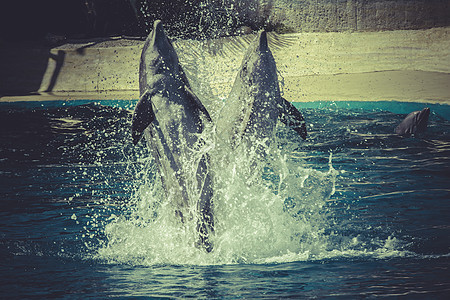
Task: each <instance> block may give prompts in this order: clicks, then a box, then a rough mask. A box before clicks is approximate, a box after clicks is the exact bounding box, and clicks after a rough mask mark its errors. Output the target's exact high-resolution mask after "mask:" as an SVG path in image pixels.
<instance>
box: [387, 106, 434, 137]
mask: <svg viewBox="0 0 450 300" xmlns="http://www.w3.org/2000/svg"><path fill="white" fill-rule="evenodd" d="M429 116H430V109H429V108H428V107H426V108H424V109H422V110H419V111H413V112H412V113H410V114H408V115H407V116H406V118H405V119H404V120H403V121H402V122H401V123H400V124H399V125H398V126H397V127H396V128H395V133H397V134H400V135H411V134H417V133H423V132H425V130H426V129H427V124H428V117H429Z"/></svg>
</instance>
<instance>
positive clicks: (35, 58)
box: [0, 43, 65, 96]
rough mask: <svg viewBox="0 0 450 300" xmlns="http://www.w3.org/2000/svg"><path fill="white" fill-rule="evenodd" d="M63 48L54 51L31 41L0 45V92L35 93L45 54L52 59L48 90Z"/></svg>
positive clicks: (62, 59) (46, 59)
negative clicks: (56, 52)
mask: <svg viewBox="0 0 450 300" xmlns="http://www.w3.org/2000/svg"><path fill="white" fill-rule="evenodd" d="M64 56H65V54H64V51H59V52H58V54H57V55H53V54H51V53H50V48H49V47H45V46H40V47H38V46H36V45H35V44H34V43H20V44H15V43H13V44H10V43H8V44H4V45H3V46H2V47H0V66H1V67H0V96H19V95H29V94H33V93H37V92H38V90H39V88H40V86H41V82H42V78H43V77H44V74H45V72H46V70H47V66H48V62H49V57H51V58H52V59H54V60H56V68H55V70H54V71H55V72H54V73H53V75H52V79H51V84H50V85H49V86H48V87H47V91H48V92H50V91H51V90H52V89H53V87H54V85H55V83H56V81H57V78H58V75H59V71H60V70H61V67H62V65H63V63H64Z"/></svg>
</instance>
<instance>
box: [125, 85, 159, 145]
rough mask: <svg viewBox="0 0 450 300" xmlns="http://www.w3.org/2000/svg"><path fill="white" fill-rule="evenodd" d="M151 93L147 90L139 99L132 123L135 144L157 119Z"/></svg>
mask: <svg viewBox="0 0 450 300" xmlns="http://www.w3.org/2000/svg"><path fill="white" fill-rule="evenodd" d="M151 96H152V95H151V93H150V92H146V93H144V95H142V97H141V99H139V101H138V103H137V104H136V107H135V109H134V113H133V121H132V125H131V136H132V137H133V144H135V145H136V144H137V143H138V142H139V140H140V139H141V137H142V135H143V134H144V130H145V129H146V128H147V127H148V126H149V125H150V124H151V123H152V122H153V120H155V113H154V112H153V108H152V103H151V101H150V99H151Z"/></svg>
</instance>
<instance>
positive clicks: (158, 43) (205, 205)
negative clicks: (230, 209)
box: [132, 20, 214, 252]
mask: <svg viewBox="0 0 450 300" xmlns="http://www.w3.org/2000/svg"><path fill="white" fill-rule="evenodd" d="M139 90H140V94H141V97H140V99H139V101H138V103H137V104H136V107H135V110H134V114H133V120H132V137H133V143H134V144H137V143H138V142H139V140H140V139H141V137H142V136H143V135H144V132H145V138H146V140H147V144H148V146H149V148H150V149H151V151H152V154H153V156H154V158H155V160H156V163H157V165H158V168H159V171H160V175H161V176H160V177H161V180H162V184H163V187H164V190H165V193H166V196H167V198H168V199H169V201H171V203H172V204H173V205H174V206H175V213H176V215H177V216H179V217H180V219H181V221H182V222H186V220H188V219H191V218H192V217H195V218H197V231H198V233H199V240H198V242H197V245H198V246H200V247H202V248H204V249H205V250H206V251H207V252H210V251H211V250H212V243H211V241H210V235H211V234H212V233H213V232H214V219H213V211H212V209H213V207H212V205H213V203H212V197H213V190H212V174H211V172H210V168H209V160H210V158H209V156H208V154H201V153H202V151H201V147H202V146H203V145H204V141H203V140H202V139H201V138H200V137H199V135H200V134H201V133H202V132H203V131H204V129H205V127H206V126H207V124H208V123H210V122H211V118H210V116H209V114H208V112H207V111H206V109H205V107H204V106H203V104H202V103H201V102H200V100H199V99H198V98H197V97H196V96H195V95H194V93H193V92H192V90H191V88H190V85H189V82H188V80H187V78H186V75H185V73H184V71H183V69H182V67H181V65H180V63H179V60H178V56H177V54H176V52H175V49H174V48H173V46H172V43H171V42H170V40H169V39H168V37H167V36H166V34H165V32H164V28H163V25H162V23H161V21H159V20H158V21H155V23H154V26H153V30H152V32H151V33H150V34H149V36H148V38H147V40H146V41H145V44H144V47H143V49H142V54H141V60H140V67H139ZM195 153H200V154H199V156H200V157H199V158H198V159H194V156H195ZM195 207H197V216H193V214H192V212H193V208H195ZM194 210H195V209H194Z"/></svg>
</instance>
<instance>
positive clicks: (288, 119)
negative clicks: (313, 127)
mask: <svg viewBox="0 0 450 300" xmlns="http://www.w3.org/2000/svg"><path fill="white" fill-rule="evenodd" d="M280 107H281V111H280V120H281V122H283V123H284V124H286V125H287V126H289V127H291V128H292V129H294V130H295V131H296V132H297V133H298V134H299V135H300V136H301V137H302V139H306V136H307V135H308V133H307V130H306V122H305V119H304V118H303V115H302V114H301V113H300V112H299V111H298V110H297V108H295V106H294V105H293V104H292V103H291V102H289V101H287V100H286V99H284V98H280Z"/></svg>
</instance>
